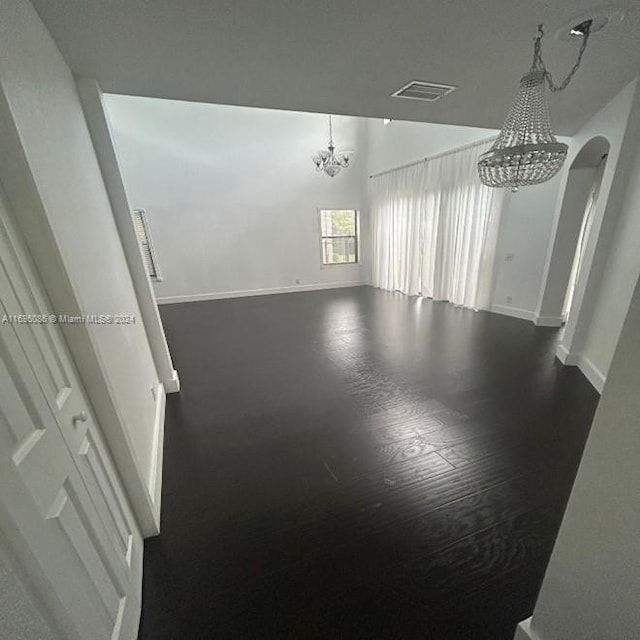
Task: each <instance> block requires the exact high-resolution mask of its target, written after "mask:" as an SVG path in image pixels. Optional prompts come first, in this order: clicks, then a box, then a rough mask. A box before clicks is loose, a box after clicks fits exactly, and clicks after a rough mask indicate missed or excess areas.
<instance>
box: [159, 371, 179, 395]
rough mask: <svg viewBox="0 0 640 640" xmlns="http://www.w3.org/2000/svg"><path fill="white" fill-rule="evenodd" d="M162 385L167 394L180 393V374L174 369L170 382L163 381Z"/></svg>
mask: <svg viewBox="0 0 640 640" xmlns="http://www.w3.org/2000/svg"><path fill="white" fill-rule="evenodd" d="M162 385H163V386H164V392H165V393H178V392H179V391H180V376H179V375H178V372H177V371H176V370H175V369H174V370H173V371H172V372H171V378H170V379H169V380H163V381H162Z"/></svg>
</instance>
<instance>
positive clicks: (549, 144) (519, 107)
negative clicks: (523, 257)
mask: <svg viewBox="0 0 640 640" xmlns="http://www.w3.org/2000/svg"><path fill="white" fill-rule="evenodd" d="M591 23H592V21H591V20H587V21H586V22H583V23H582V24H580V25H578V26H576V27H574V28H573V29H572V31H571V34H572V35H576V36H580V37H582V44H581V45H580V51H579V53H578V59H577V60H576V63H575V65H574V66H573V68H572V69H571V71H570V72H569V75H568V76H567V78H566V79H565V81H564V82H563V83H562V84H560V85H558V86H556V85H555V84H554V83H553V79H552V78H551V74H550V73H549V72H548V71H547V69H546V67H545V65H544V62H543V61H542V37H543V36H544V31H543V29H542V25H541V24H540V25H538V35H537V37H536V39H535V44H534V51H533V64H532V65H531V69H530V70H529V72H528V73H526V74H525V75H524V76H523V77H522V79H521V80H520V91H519V93H518V96H517V98H516V100H515V102H514V103H513V105H512V106H511V109H510V110H509V113H508V114H507V117H506V119H505V122H504V125H503V126H502V130H501V131H500V133H499V135H498V137H497V139H496V141H495V142H494V144H493V146H492V147H491V149H489V151H487V152H486V153H483V154H482V155H481V156H480V160H479V162H478V173H479V174H480V180H481V181H482V183H483V184H485V185H487V186H488V187H510V188H511V191H517V190H518V189H519V188H520V187H522V186H526V185H530V184H539V183H541V182H546V181H547V180H550V179H551V178H553V176H554V175H556V173H558V171H560V168H561V167H562V165H563V163H564V161H565V159H566V157H567V150H568V147H567V145H566V144H563V143H562V142H558V141H557V139H556V137H555V136H554V135H553V132H552V131H551V121H550V119H549V107H548V105H547V99H546V95H545V84H548V85H549V88H550V89H551V91H553V92H556V91H562V90H563V89H565V88H566V87H567V85H568V84H569V82H571V79H572V78H573V76H574V74H575V72H576V71H577V70H578V67H579V66H580V62H581V61H582V55H583V53H584V51H585V49H586V47H587V41H588V40H589V33H590V31H591Z"/></svg>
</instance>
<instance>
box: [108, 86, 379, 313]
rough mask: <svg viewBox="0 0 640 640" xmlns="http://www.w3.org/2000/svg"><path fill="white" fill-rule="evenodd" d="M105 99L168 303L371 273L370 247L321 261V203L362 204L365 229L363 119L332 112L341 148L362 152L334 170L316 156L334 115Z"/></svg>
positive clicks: (355, 279) (361, 278) (159, 289)
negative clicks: (353, 260)
mask: <svg viewBox="0 0 640 640" xmlns="http://www.w3.org/2000/svg"><path fill="white" fill-rule="evenodd" d="M105 98H106V105H107V109H108V112H109V116H110V120H111V124H112V130H113V135H114V140H115V143H116V148H117V151H118V155H119V158H120V162H121V166H122V172H123V177H124V182H125V186H126V188H127V193H128V195H129V199H130V202H131V205H132V206H133V207H141V208H144V209H146V211H147V215H148V220H149V224H150V229H151V235H152V239H153V243H154V245H155V248H156V252H157V257H158V262H159V267H160V271H161V275H162V281H161V282H158V283H156V284H155V290H156V294H157V296H158V299H159V301H160V302H162V301H163V300H164V301H172V300H182V299H197V298H199V297H202V298H206V297H216V296H223V295H234V294H238V293H247V292H256V291H258V292H259V291H269V290H273V289H283V288H284V289H287V288H292V289H296V288H313V287H323V286H331V285H337V284H348V283H360V282H366V281H368V280H369V270H368V267H367V265H366V262H367V259H368V256H367V254H366V250H365V251H363V256H362V258H363V261H364V264H361V265H355V266H354V265H345V266H330V267H325V268H322V267H321V261H320V242H319V235H318V218H317V211H316V209H317V208H318V207H320V208H355V209H360V210H361V225H362V235H363V236H364V237H366V231H367V211H366V206H365V204H366V203H365V197H364V194H365V184H366V183H365V181H366V175H365V173H366V150H367V147H366V126H365V121H363V120H361V119H357V118H347V117H336V118H334V139H335V142H336V146H337V148H338V149H339V150H340V149H344V150H353V151H355V155H354V158H353V166H351V167H350V168H349V169H347V170H343V171H342V173H340V174H339V175H338V176H336V177H335V178H330V177H329V176H327V175H324V174H319V173H316V172H315V168H314V165H313V163H312V162H311V157H312V156H313V154H314V153H315V152H316V151H317V150H319V149H322V148H326V145H327V143H328V120H327V117H326V116H323V115H318V114H308V113H293V112H285V111H274V110H265V109H248V108H239V107H228V106H218V105H210V104H200V103H191V102H179V101H171V100H154V99H146V98H135V97H129V96H114V95H112V96H106V97H105ZM364 237H363V240H364V239H365V238H364Z"/></svg>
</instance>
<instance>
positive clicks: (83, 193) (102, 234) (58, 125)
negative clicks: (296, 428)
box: [0, 0, 162, 533]
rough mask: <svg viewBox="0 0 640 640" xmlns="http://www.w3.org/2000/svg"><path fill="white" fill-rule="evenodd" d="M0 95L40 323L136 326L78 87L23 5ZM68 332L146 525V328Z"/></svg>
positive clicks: (12, 24)
mask: <svg viewBox="0 0 640 640" xmlns="http://www.w3.org/2000/svg"><path fill="white" fill-rule="evenodd" d="M0 85H1V89H2V91H1V93H0V144H1V146H2V153H1V154H0V179H1V180H2V182H3V184H4V187H5V189H6V191H7V194H8V196H9V198H10V199H11V204H12V208H13V211H14V213H15V214H16V218H17V220H18V222H19V224H20V226H21V230H22V232H23V234H24V235H25V239H26V241H27V244H28V247H29V249H30V251H31V253H32V254H33V257H34V260H35V263H36V265H37V267H38V269H39V271H40V275H41V277H42V279H43V282H44V284H45V287H46V289H47V293H48V295H49V298H50V300H51V303H52V305H53V309H50V310H43V311H47V312H49V311H52V312H55V313H58V314H72V315H81V314H89V313H92V314H121V313H126V314H132V315H133V316H136V317H137V318H138V319H139V318H140V311H139V307H138V302H137V299H136V295H135V291H134V288H133V285H132V281H131V277H130V274H129V270H128V268H127V263H126V261H125V257H124V254H123V251H122V246H121V243H120V238H119V236H118V232H117V230H116V226H115V223H114V218H113V213H112V210H111V207H110V203H109V199H108V197H107V193H106V191H105V186H104V183H103V179H102V175H101V173H100V169H99V167H98V163H97V160H96V155H95V151H94V148H93V146H92V143H91V139H90V136H89V132H88V130H87V125H86V122H85V119H84V116H83V113H82V108H81V105H80V101H79V99H78V94H77V91H76V85H75V82H74V78H73V76H72V74H71V72H70V71H69V69H68V67H67V65H66V64H65V62H64V60H63V58H62V56H61V54H60V52H59V51H58V50H57V48H56V46H55V44H54V42H53V40H52V39H51V37H50V36H49V33H48V32H47V31H46V29H45V27H44V25H43V24H42V22H41V21H40V19H39V17H38V15H37V13H36V12H35V10H34V9H33V7H32V5H31V4H30V3H29V2H27V0H2V2H1V4H0ZM63 331H64V332H65V338H66V339H67V342H68V344H69V347H70V349H71V352H72V354H73V357H74V360H75V362H76V364H77V366H78V368H79V370H80V373H81V377H82V379H83V381H84V383H85V386H86V389H87V392H88V394H89V396H90V398H91V402H92V404H93V408H94V410H95V412H96V414H97V415H98V419H99V422H100V425H101V427H102V429H103V431H104V433H105V436H106V438H107V440H108V442H109V445H110V447H111V451H112V453H113V455H114V457H115V459H116V463H117V464H118V467H119V471H120V473H121V474H122V476H123V478H124V480H125V483H126V486H127V489H128V490H129V492H130V497H131V498H132V500H133V502H134V507H135V508H136V513H137V515H138V516H140V514H141V511H139V509H138V508H140V509H141V508H142V507H143V506H145V508H146V507H148V508H149V509H151V503H150V501H151V496H150V495H149V491H148V490H149V487H150V485H151V484H152V481H153V479H154V478H152V470H153V453H154V451H153V444H154V438H155V437H156V435H157V434H155V433H154V421H155V416H156V401H155V400H154V397H153V395H152V387H153V388H154V389H155V388H157V386H158V384H159V380H158V375H157V373H156V369H155V366H154V362H153V359H152V356H151V352H150V349H149V344H148V340H147V336H146V333H145V329H144V326H143V325H142V323H141V322H140V321H138V322H137V323H136V324H126V325H108V326H104V325H103V326H98V325H74V326H69V325H63ZM160 426H162V425H160ZM145 514H146V515H147V516H151V511H146V512H145ZM155 516H156V518H155V520H158V518H159V514H158V513H156V514H155ZM141 524H142V526H143V528H144V529H145V531H146V532H147V533H150V532H151V530H152V529H153V526H152V524H153V523H152V522H148V521H147V522H141ZM155 524H156V525H157V522H156V523H155ZM156 528H157V526H156Z"/></svg>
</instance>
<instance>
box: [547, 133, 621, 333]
mask: <svg viewBox="0 0 640 640" xmlns="http://www.w3.org/2000/svg"><path fill="white" fill-rule="evenodd" d="M608 153H609V141H608V140H607V139H606V138H604V137H602V136H597V137H595V138H592V139H591V140H589V141H588V142H587V143H586V144H585V145H584V146H583V147H582V149H581V150H580V151H579V153H578V154H577V155H576V156H575V158H574V160H573V162H572V163H571V167H570V168H569V172H568V177H567V183H566V187H565V190H564V196H563V199H562V207H561V209H560V216H559V218H558V226H557V228H556V233H555V238H554V241H553V249H552V253H551V258H550V261H549V267H548V271H547V278H546V282H545V285H544V293H543V295H542V300H541V303H540V307H539V312H538V322H539V324H545V325H546V326H560V325H562V324H564V323H565V322H566V321H567V319H568V317H569V315H570V314H571V307H572V303H573V294H574V290H575V286H576V282H577V280H578V275H579V274H580V269H581V268H582V266H583V258H584V251H585V247H586V246H587V241H588V238H589V233H590V231H591V226H592V223H593V219H594V213H595V211H596V210H597V207H598V196H599V193H600V184H601V182H602V175H603V172H604V168H605V165H606V162H607V156H608Z"/></svg>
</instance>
